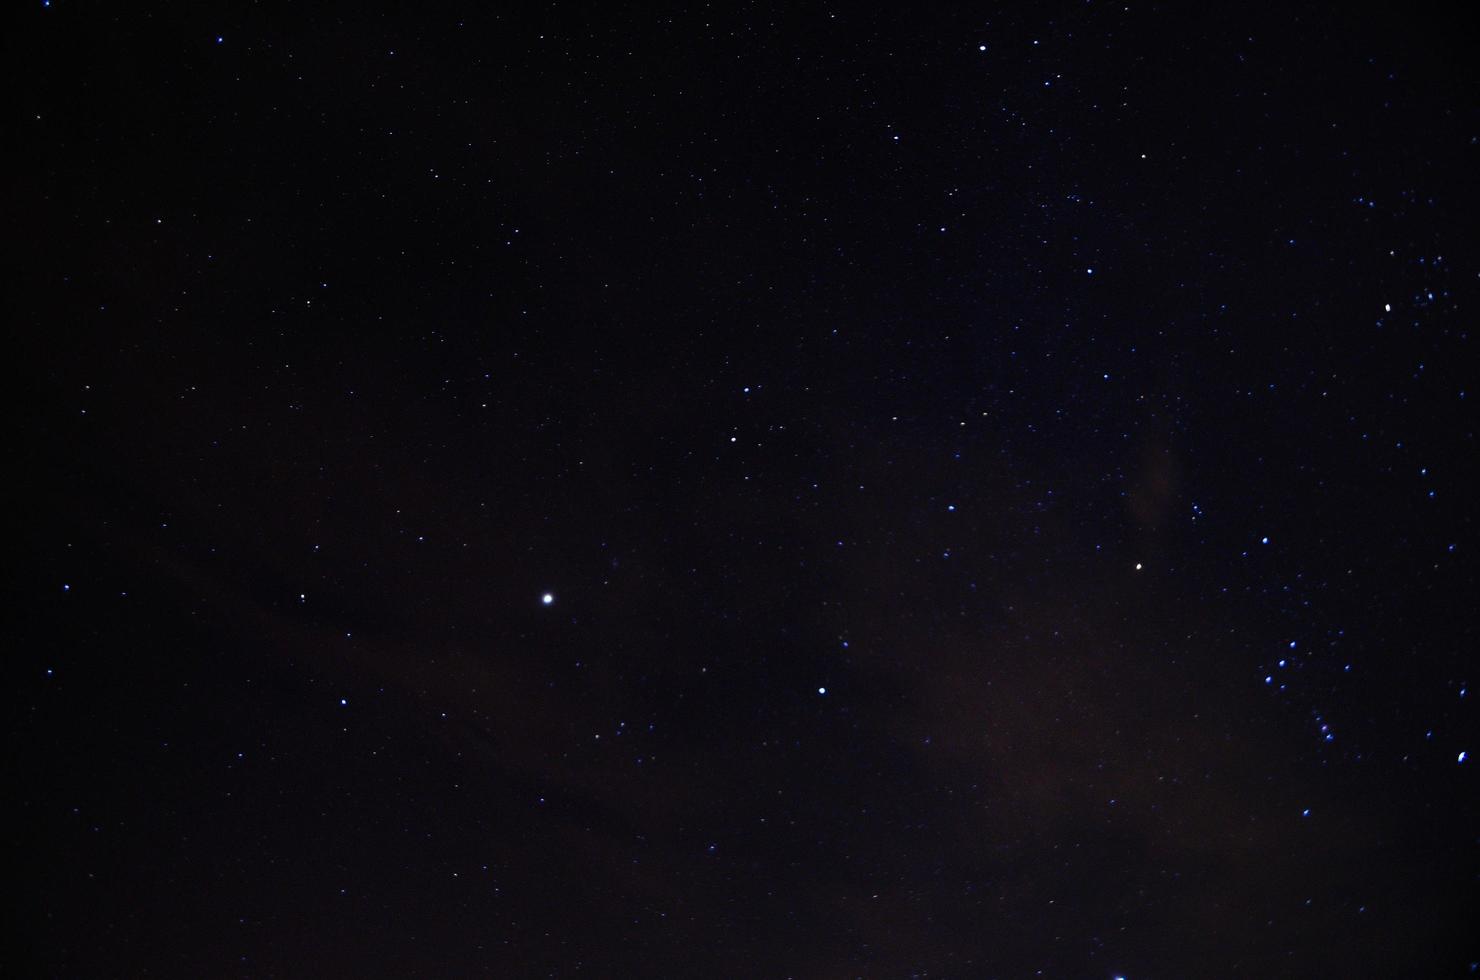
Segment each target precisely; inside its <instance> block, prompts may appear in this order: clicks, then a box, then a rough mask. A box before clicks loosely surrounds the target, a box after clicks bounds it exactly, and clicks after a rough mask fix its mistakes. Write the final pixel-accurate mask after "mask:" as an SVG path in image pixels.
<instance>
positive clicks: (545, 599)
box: [540, 592, 555, 606]
mask: <svg viewBox="0 0 1480 980" xmlns="http://www.w3.org/2000/svg"><path fill="white" fill-rule="evenodd" d="M540 602H542V603H544V604H545V605H547V606H548V605H551V604H552V603H554V602H555V596H554V595H553V594H552V593H549V592H546V593H545V594H544V595H542V596H540Z"/></svg>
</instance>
